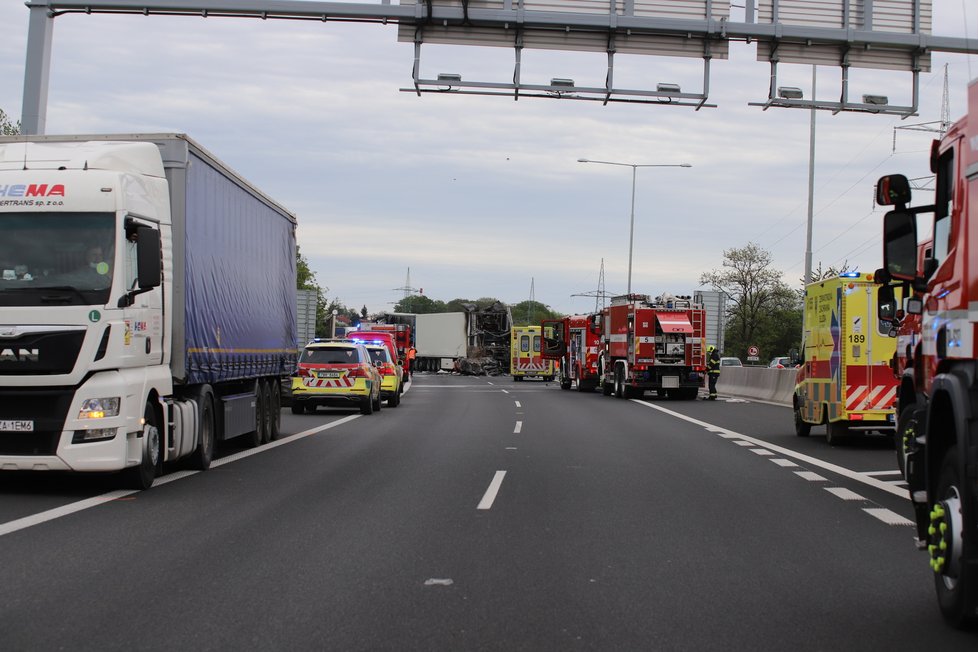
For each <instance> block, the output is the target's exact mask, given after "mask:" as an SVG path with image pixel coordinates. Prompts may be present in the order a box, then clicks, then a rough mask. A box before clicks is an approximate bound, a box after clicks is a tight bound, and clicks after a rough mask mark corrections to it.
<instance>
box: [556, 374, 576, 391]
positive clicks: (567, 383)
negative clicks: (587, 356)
mask: <svg viewBox="0 0 978 652" xmlns="http://www.w3.org/2000/svg"><path fill="white" fill-rule="evenodd" d="M573 384H574V381H572V380H571V379H570V378H568V377H567V376H565V375H564V374H563V372H561V374H560V388H561V389H570V388H571V385H573ZM577 384H578V386H580V384H581V381H577Z"/></svg>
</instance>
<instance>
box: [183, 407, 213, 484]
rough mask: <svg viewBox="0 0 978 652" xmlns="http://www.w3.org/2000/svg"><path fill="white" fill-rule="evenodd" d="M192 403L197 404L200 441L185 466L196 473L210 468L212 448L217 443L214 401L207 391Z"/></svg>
mask: <svg viewBox="0 0 978 652" xmlns="http://www.w3.org/2000/svg"><path fill="white" fill-rule="evenodd" d="M194 401H195V402H196V403H197V415H198V420H199V422H198V424H197V429H198V432H199V433H200V440H199V441H198V442H197V448H195V449H194V452H193V453H191V454H190V458H189V459H188V460H187V465H188V466H189V467H190V468H191V469H196V470H197V471H206V470H207V469H209V468H210V467H211V460H213V459H214V446H215V444H216V443H217V438H216V436H215V433H216V426H215V424H214V401H213V398H212V396H211V393H210V392H207V391H205V392H202V393H201V394H200V395H199V396H198V397H196V398H195V399H194Z"/></svg>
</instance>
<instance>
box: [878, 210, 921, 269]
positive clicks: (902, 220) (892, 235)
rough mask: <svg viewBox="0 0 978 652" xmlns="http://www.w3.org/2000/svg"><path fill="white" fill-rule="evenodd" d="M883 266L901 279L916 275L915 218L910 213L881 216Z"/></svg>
mask: <svg viewBox="0 0 978 652" xmlns="http://www.w3.org/2000/svg"><path fill="white" fill-rule="evenodd" d="M883 267H884V268H885V269H886V271H887V272H889V273H890V276H891V277H893V278H895V279H898V280H901V281H913V280H914V279H915V278H916V277H917V219H916V218H915V217H914V216H913V215H911V214H910V213H906V212H903V211H890V212H889V213H887V214H886V215H884V216H883Z"/></svg>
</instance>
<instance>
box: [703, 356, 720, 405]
mask: <svg viewBox="0 0 978 652" xmlns="http://www.w3.org/2000/svg"><path fill="white" fill-rule="evenodd" d="M706 351H707V353H706V371H707V374H708V375H709V377H710V395H709V396H707V397H706V398H707V400H708V401H715V400H717V379H719V378H720V354H719V353H717V347H715V346H713V345H710V346H709V347H707V349H706Z"/></svg>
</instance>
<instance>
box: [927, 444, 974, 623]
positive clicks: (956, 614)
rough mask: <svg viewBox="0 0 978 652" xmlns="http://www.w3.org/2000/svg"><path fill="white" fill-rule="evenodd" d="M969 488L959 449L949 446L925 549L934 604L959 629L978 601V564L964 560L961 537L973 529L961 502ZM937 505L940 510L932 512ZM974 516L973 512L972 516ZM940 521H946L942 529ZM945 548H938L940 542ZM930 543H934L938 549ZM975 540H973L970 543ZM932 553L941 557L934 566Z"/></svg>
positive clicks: (971, 615)
mask: <svg viewBox="0 0 978 652" xmlns="http://www.w3.org/2000/svg"><path fill="white" fill-rule="evenodd" d="M967 491H968V488H967V486H965V484H964V483H962V482H961V477H960V475H959V465H958V449H957V447H956V446H952V447H951V448H950V449H948V451H947V452H946V453H945V454H944V460H943V461H942V462H941V470H940V475H938V478H937V491H936V493H935V497H936V498H937V500H938V502H937V503H935V504H934V505H933V506H932V507H933V510H932V511H931V527H932V531H933V534H930V535H929V536H928V539H927V541H928V544H929V546H928V550H929V551H931V552H930V554H931V564H932V566H931V568H934V571H935V572H934V587H935V588H936V590H937V604H938V606H939V607H940V609H941V615H942V616H944V619H945V620H946V621H947V622H948V623H949V624H950V625H952V626H954V627H958V628H961V629H964V628H967V627H969V626H970V625H972V624H974V623H975V622H976V621H978V619H976V617H975V604H976V601H978V594H976V593H975V592H976V591H978V568H975V567H974V566H973V565H972V566H969V565H966V564H965V563H964V555H963V552H964V550H963V548H964V545H965V544H964V540H963V534H962V532H964V531H968V532H973V531H974V523H965V522H964V514H963V511H964V509H963V506H964V503H965V502H966V501H967V500H968V497H967V496H966V494H964V493H963V492H967ZM938 506H940V508H941V510H942V511H943V514H941V515H940V516H938V515H937V514H936V513H935V512H936V510H937V509H938ZM972 518H973V516H972ZM942 524H946V525H947V529H946V531H943V527H942ZM942 542H943V544H944V545H945V546H947V548H946V550H945V551H943V552H941V551H939V546H940V545H941V543H942ZM930 546H937V547H938V550H935V549H934V548H931V547H930ZM973 546H974V544H972V547H973ZM935 553H936V554H939V555H941V556H942V557H943V558H944V560H945V561H944V564H943V566H941V567H940V568H935V567H934V565H933V564H934V558H935Z"/></svg>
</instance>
